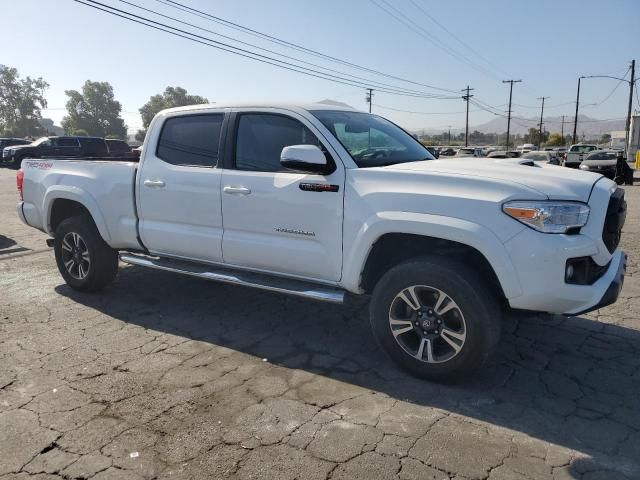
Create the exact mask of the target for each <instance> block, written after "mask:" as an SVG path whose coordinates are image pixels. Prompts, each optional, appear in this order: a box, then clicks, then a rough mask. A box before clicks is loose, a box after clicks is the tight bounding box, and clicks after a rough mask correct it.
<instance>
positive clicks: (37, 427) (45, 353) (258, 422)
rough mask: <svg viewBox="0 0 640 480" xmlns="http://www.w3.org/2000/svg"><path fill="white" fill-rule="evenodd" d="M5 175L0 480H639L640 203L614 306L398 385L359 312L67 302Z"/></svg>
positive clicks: (119, 287)
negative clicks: (466, 369) (460, 375)
mask: <svg viewBox="0 0 640 480" xmlns="http://www.w3.org/2000/svg"><path fill="white" fill-rule="evenodd" d="M16 200H17V194H16V193H15V172H12V171H10V170H6V169H3V170H0V479H1V480H8V479H15V480H18V479H20V480H25V479H32V478H33V479H38V480H48V479H51V480H53V479H61V478H65V479H75V478H83V479H89V478H91V479H95V480H104V479H134V480H135V479H192V478H193V479H200V478H202V479H204V478H208V479H225V478H232V479H277V480H288V479H291V480H293V479H301V480H306V479H319V480H321V479H325V478H331V479H403V480H409V479H438V480H440V479H454V478H455V479H457V480H463V479H469V480H470V479H487V478H488V479H491V480H501V479H510V480H511V479H514V480H520V479H555V480H560V479H583V480H597V479H606V480H617V479H634V478H635V479H638V478H640V400H639V399H640V274H639V271H640V267H639V262H640V216H639V215H638V214H637V212H638V210H639V209H640V188H639V187H638V186H634V187H627V200H628V202H629V215H628V216H627V224H626V227H625V235H624V238H623V242H622V246H623V248H625V250H626V251H627V252H628V253H629V272H628V276H627V278H626V283H625V286H624V290H623V292H622V296H621V298H620V300H619V301H618V303H617V304H615V305H613V306H611V307H607V308H604V309H602V310H600V311H597V312H594V313H592V314H588V315H584V316H581V317H576V318H562V317H552V316H544V315H525V314H517V315H516V314H512V315H509V316H508V318H505V322H504V328H503V336H502V341H501V343H500V345H499V353H498V355H497V356H496V357H495V358H494V359H493V360H492V361H491V363H490V364H489V365H488V366H487V368H485V369H484V370H483V371H482V372H480V373H479V374H478V375H476V376H475V377H474V378H473V379H471V380H469V381H468V382H467V383H465V384H462V385H455V386H452V385H437V384H434V383H429V382H426V381H422V380H418V379H416V378H413V377H411V376H409V375H407V374H406V373H404V372H402V371H400V370H398V369H397V368H396V367H395V366H394V365H393V364H392V363H391V362H390V361H389V360H387V359H386V358H385V357H384V355H383V354H382V353H381V351H380V350H379V349H378V348H377V347H376V346H375V344H374V341H373V339H372V337H371V335H370V333H369V326H368V322H367V318H366V308H365V306H364V305H351V306H335V305H328V304H322V303H314V302H311V301H303V300H298V299H292V298H288V297H285V296H280V295H277V294H271V293H265V292H260V291H257V290H250V289H246V288H239V287H233V286H226V285H221V284H216V283H208V282H205V281H202V280H199V279H195V278H190V277H183V276H176V275H171V274H169V273H164V272H159V271H153V270H147V269H143V268H141V267H124V266H123V268H122V269H121V270H120V273H119V275H118V279H117V280H116V282H115V283H114V284H113V285H112V286H110V287H109V288H108V289H107V290H106V291H104V292H102V293H100V294H80V293H77V292H74V291H72V290H71V289H69V288H68V287H67V286H66V285H65V284H64V282H63V281H62V278H61V277H60V275H59V274H58V271H57V269H56V266H55V261H54V259H53V255H52V252H51V251H50V250H48V249H47V248H46V246H45V243H44V241H45V235H44V234H41V233H39V232H37V231H36V230H34V229H31V228H28V227H25V226H24V225H22V224H20V222H19V220H18V218H17V217H16V215H15V212H14V206H15V202H16Z"/></svg>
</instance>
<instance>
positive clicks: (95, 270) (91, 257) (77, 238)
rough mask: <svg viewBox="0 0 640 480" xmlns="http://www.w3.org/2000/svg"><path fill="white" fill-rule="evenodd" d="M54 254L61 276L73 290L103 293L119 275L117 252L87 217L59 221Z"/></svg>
mask: <svg viewBox="0 0 640 480" xmlns="http://www.w3.org/2000/svg"><path fill="white" fill-rule="evenodd" d="M54 251H55V255H56V263H57V264H58V270H60V274H61V275H62V277H63V278H64V280H65V282H67V284H68V285H69V286H70V287H71V288H74V289H76V290H82V291H86V292H95V291H98V290H102V289H103V288H104V287H106V286H107V285H108V284H110V283H111V282H112V281H113V280H114V279H115V277H116V274H117V273H118V253H117V252H116V251H115V250H113V249H112V248H111V247H109V245H107V244H106V243H105V241H104V240H103V239H102V237H101V236H100V233H99V232H98V229H97V228H96V226H95V224H94V223H93V220H92V219H91V217H90V216H89V215H79V216H77V217H71V218H67V219H66V220H63V221H62V222H60V225H58V228H57V229H56V238H55V243H54Z"/></svg>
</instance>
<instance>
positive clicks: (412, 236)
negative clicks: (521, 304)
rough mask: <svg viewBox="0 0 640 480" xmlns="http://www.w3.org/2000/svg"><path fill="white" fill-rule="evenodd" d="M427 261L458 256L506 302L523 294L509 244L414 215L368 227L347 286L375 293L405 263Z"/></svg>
mask: <svg viewBox="0 0 640 480" xmlns="http://www.w3.org/2000/svg"><path fill="white" fill-rule="evenodd" d="M425 255H444V256H454V257H455V256H457V258H454V259H459V260H460V261H462V262H468V263H467V264H468V265H470V266H471V267H472V268H473V269H475V270H476V271H477V272H478V273H479V274H480V275H481V276H482V278H487V279H488V280H489V281H490V282H492V283H493V286H495V288H496V292H498V293H499V295H500V296H501V297H502V298H507V299H509V298H513V297H516V296H518V295H521V294H522V290H521V287H520V281H519V278H518V276H517V273H516V271H515V269H514V267H513V264H512V262H511V259H510V257H509V255H508V252H507V251H506V249H505V248H504V245H503V243H502V242H501V241H500V240H499V239H498V238H497V236H496V235H495V234H493V232H491V231H490V230H489V229H488V228H486V227H484V226H482V225H479V224H476V223H472V222H469V221H466V220H463V219H458V218H452V217H443V216H437V215H430V214H418V213H410V212H389V213H383V214H378V215H377V216H376V219H375V220H373V219H372V221H370V222H365V224H364V226H363V227H362V229H361V231H360V232H358V236H357V238H356V240H355V241H354V242H353V244H352V247H351V253H350V254H347V256H346V258H348V259H349V261H348V262H346V264H345V271H344V274H343V279H342V283H343V285H344V286H345V288H347V290H350V291H354V292H358V293H370V292H371V291H372V290H373V287H375V284H376V283H377V281H378V280H379V279H380V278H381V277H382V275H383V274H384V273H385V272H386V271H388V270H389V268H391V267H392V266H394V265H397V264H398V263H399V262H403V261H407V260H410V259H412V258H417V257H421V256H425Z"/></svg>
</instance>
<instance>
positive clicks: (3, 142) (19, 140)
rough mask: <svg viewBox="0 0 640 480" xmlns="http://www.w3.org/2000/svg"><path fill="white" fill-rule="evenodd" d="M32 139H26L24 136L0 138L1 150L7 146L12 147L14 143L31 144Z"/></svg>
mask: <svg viewBox="0 0 640 480" xmlns="http://www.w3.org/2000/svg"><path fill="white" fill-rule="evenodd" d="M31 142H32V140H26V139H24V138H0V152H2V150H3V149H4V148H5V147H12V146H14V145H29V144H30V143H31Z"/></svg>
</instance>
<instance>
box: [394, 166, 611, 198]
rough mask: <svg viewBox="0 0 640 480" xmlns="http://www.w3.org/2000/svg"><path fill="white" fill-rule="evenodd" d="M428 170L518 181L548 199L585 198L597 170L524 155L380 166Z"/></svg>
mask: <svg viewBox="0 0 640 480" xmlns="http://www.w3.org/2000/svg"><path fill="white" fill-rule="evenodd" d="M382 168H384V169H385V170H387V169H389V170H398V171H404V172H415V173H416V174H427V173H429V172H434V173H435V172H437V173H441V174H448V175H461V176H472V177H476V178H478V179H481V178H486V179H491V180H493V181H499V182H504V183H506V184H512V185H513V184H517V185H518V186H521V187H527V188H529V189H532V190H536V191H537V192H539V193H540V194H541V195H544V196H546V197H548V198H549V199H550V200H574V201H581V202H586V201H588V200H589V195H590V194H591V189H592V187H593V185H594V183H595V182H596V181H598V180H599V179H600V178H602V177H601V176H600V175H599V174H596V173H590V172H584V171H580V170H576V169H571V168H566V167H559V166H556V165H550V164H546V163H536V162H532V161H531V160H527V159H524V158H504V159H491V158H468V159H467V158H460V159H443V160H427V161H423V162H409V163H399V164H395V165H389V166H386V167H382Z"/></svg>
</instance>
